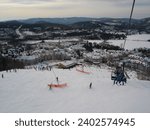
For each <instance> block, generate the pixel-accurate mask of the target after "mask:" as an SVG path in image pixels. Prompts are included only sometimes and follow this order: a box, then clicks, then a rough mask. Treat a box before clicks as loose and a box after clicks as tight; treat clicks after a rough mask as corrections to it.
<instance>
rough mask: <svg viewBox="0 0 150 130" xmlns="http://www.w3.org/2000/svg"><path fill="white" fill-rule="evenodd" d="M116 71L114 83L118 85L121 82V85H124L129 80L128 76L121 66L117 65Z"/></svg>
mask: <svg viewBox="0 0 150 130" xmlns="http://www.w3.org/2000/svg"><path fill="white" fill-rule="evenodd" d="M114 73H115V78H114V84H117V85H118V83H119V84H120V85H121V83H122V85H124V84H125V83H126V82H127V79H126V76H125V74H124V71H123V70H122V68H121V67H117V68H116V70H115V72H114Z"/></svg>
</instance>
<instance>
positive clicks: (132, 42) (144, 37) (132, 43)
mask: <svg viewBox="0 0 150 130" xmlns="http://www.w3.org/2000/svg"><path fill="white" fill-rule="evenodd" d="M148 40H150V34H136V35H129V36H128V37H127V40H126V44H125V49H128V50H132V49H134V48H144V47H145V48H150V42H148ZM124 41H125V40H108V42H109V44H112V45H116V46H120V47H123V45H124ZM89 42H97V43H101V42H103V41H102V40H89Z"/></svg>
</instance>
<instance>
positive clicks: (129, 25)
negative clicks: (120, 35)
mask: <svg viewBox="0 0 150 130" xmlns="http://www.w3.org/2000/svg"><path fill="white" fill-rule="evenodd" d="M134 5H135V0H133V4H132V9H131V13H130V18H129V24H128V28H127V29H130V27H131V20H132V15H133V10H134ZM127 35H128V30H127V33H126V36H127ZM126 41H127V37H126V38H125V40H124V45H123V49H125V44H126Z"/></svg>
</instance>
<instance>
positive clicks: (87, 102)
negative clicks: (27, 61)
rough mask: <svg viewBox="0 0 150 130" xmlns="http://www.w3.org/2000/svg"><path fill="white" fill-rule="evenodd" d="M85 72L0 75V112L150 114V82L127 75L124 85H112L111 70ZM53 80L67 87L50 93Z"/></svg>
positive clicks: (54, 70) (29, 70) (65, 71)
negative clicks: (90, 86) (1, 76)
mask: <svg viewBox="0 0 150 130" xmlns="http://www.w3.org/2000/svg"><path fill="white" fill-rule="evenodd" d="M85 71H88V72H90V73H91V74H85V73H81V72H78V71H76V68H73V69H70V70H62V69H56V68H53V69H52V70H51V71H47V70H45V71H36V70H35V69H24V70H17V72H4V71H3V72H0V74H1V75H2V73H3V75H4V78H0V112H27V113H28V112H33V113H34V112H42V113H43V112H50V113H59V112H66V113H67V112H73V113H74V112H99V113H101V112H150V100H149V99H150V82H149V81H140V80H138V79H137V78H136V74H135V73H133V72H128V75H129V76H130V79H129V80H128V82H127V84H126V85H124V86H120V85H113V81H112V80H111V70H110V69H106V68H98V67H95V66H90V67H88V66H87V67H86V68H85ZM56 76H57V77H58V78H59V83H60V84H61V83H67V87H64V88H52V89H49V88H48V84H51V83H56ZM91 82H92V89H89V84H90V83H91Z"/></svg>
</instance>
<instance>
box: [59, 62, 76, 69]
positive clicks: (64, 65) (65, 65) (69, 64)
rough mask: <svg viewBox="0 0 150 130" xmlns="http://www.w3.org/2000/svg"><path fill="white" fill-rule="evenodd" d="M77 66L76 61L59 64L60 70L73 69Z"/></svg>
mask: <svg viewBox="0 0 150 130" xmlns="http://www.w3.org/2000/svg"><path fill="white" fill-rule="evenodd" d="M76 65H77V63H76V62H75V61H65V62H60V63H59V64H58V68H61V69H70V68H73V67H75V66H76Z"/></svg>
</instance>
